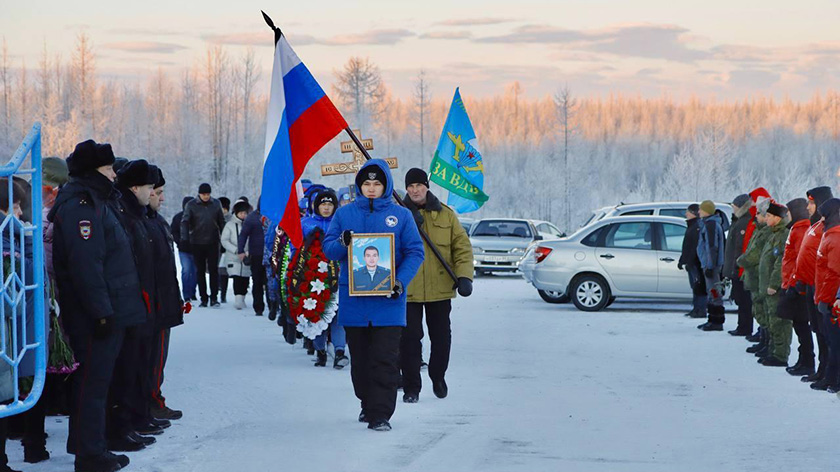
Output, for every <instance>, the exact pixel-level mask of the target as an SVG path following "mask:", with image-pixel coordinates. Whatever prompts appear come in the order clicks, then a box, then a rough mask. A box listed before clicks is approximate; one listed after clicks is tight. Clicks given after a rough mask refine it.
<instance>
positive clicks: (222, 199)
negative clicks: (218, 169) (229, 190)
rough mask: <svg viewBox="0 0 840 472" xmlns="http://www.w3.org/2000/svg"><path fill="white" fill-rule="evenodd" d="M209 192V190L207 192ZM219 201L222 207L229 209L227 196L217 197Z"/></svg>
mask: <svg viewBox="0 0 840 472" xmlns="http://www.w3.org/2000/svg"><path fill="white" fill-rule="evenodd" d="M207 193H210V192H207ZM219 203H221V204H222V208H227V209H228V210H230V198H228V197H219Z"/></svg>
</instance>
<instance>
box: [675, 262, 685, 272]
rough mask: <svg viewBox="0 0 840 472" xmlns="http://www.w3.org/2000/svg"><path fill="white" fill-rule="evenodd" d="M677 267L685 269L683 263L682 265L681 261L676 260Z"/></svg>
mask: <svg viewBox="0 0 840 472" xmlns="http://www.w3.org/2000/svg"><path fill="white" fill-rule="evenodd" d="M677 269H679V270H683V269H685V265H683V263H682V262H677Z"/></svg>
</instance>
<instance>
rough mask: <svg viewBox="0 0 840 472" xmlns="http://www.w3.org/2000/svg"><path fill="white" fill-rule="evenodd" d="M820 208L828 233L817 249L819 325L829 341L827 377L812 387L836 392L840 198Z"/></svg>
mask: <svg viewBox="0 0 840 472" xmlns="http://www.w3.org/2000/svg"><path fill="white" fill-rule="evenodd" d="M819 210H820V213H821V214H822V215H823V221H824V222H825V233H824V234H823V237H822V241H821V242H820V248H819V250H818V251H817V265H816V269H817V270H816V302H817V304H818V307H819V310H820V314H821V315H822V325H821V326H820V328H821V329H822V330H823V333H824V335H825V340H826V343H827V344H828V362H827V364H826V368H825V377H824V378H823V379H822V380H819V381H817V382H814V383H813V384H811V388H812V389H814V390H828V391H829V392H831V393H836V392H837V391H838V390H840V386H838V380H840V377H838V374H840V327H838V325H837V324H836V319H835V318H834V316H833V314H832V308H833V307H835V306H838V305H840V304H838V303H837V291H838V289H840V199H837V198H831V199H829V200H828V201H826V202H825V203H823V204H822V205H821V206H820V208H819ZM833 321H834V322H833Z"/></svg>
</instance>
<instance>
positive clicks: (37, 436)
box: [23, 383, 50, 450]
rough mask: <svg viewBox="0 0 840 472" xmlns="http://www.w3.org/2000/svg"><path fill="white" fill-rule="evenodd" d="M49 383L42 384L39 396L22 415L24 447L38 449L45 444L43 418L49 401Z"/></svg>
mask: <svg viewBox="0 0 840 472" xmlns="http://www.w3.org/2000/svg"><path fill="white" fill-rule="evenodd" d="M49 387H50V385H49V384H46V383H45V384H44V390H43V391H42V392H41V398H39V399H38V401H37V402H36V403H35V405H33V406H32V408H30V409H29V411H27V412H26V413H24V414H23V415H24V416H23V421H24V427H23V446H24V448H26V449H29V448H34V450H38V449H40V448H42V447H44V446H46V445H47V435H46V434H45V432H44V420H45V419H46V418H47V403H49V390H48V389H49Z"/></svg>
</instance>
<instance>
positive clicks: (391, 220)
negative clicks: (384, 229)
mask: <svg viewBox="0 0 840 472" xmlns="http://www.w3.org/2000/svg"><path fill="white" fill-rule="evenodd" d="M399 221H400V220H398V219H397V217H396V216H394V215H390V216H388V217H387V218H385V225H386V226H388V227H389V228H393V227H394V226H397V223H399Z"/></svg>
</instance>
